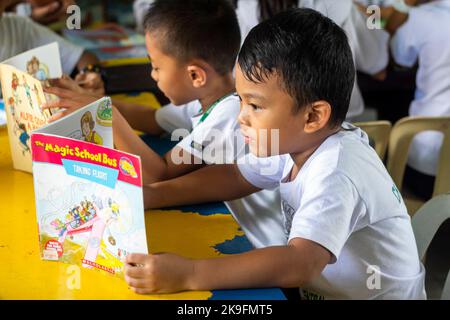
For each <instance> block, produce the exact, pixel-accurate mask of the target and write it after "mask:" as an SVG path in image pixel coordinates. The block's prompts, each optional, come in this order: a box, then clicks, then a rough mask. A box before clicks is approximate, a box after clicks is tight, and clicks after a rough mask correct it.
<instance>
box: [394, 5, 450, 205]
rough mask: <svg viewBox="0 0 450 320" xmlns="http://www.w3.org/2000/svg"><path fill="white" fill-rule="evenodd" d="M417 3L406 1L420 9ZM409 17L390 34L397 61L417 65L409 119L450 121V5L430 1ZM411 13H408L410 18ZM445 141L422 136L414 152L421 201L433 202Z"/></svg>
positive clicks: (412, 173)
mask: <svg viewBox="0 0 450 320" xmlns="http://www.w3.org/2000/svg"><path fill="white" fill-rule="evenodd" d="M417 2H423V1H415V0H407V1H406V3H407V4H409V5H416V4H417ZM428 2H429V3H427V4H422V5H417V6H412V7H411V8H410V9H409V10H405V12H399V11H396V12H395V13H394V14H393V15H392V16H391V18H390V21H389V22H388V25H387V26H386V28H387V29H388V30H389V31H390V32H391V33H393V35H394V36H393V38H392V41H391V51H392V56H393V58H394V60H395V61H396V62H397V63H398V64H400V65H402V66H405V67H413V66H415V65H416V63H418V65H419V68H418V71H417V76H416V92H415V98H414V100H413V101H412V102H411V104H410V107H409V115H410V116H436V117H437V116H449V115H450V76H449V75H450V42H449V30H450V1H449V0H436V1H428ZM407 11H409V12H407ZM442 141H443V136H442V134H441V133H439V132H433V131H428V132H423V133H420V134H418V135H417V136H416V137H415V138H414V140H413V142H412V144H411V147H410V153H409V157H408V168H407V170H406V172H405V183H406V184H407V185H408V186H409V187H410V188H411V189H412V191H413V192H415V193H416V194H417V195H418V196H421V197H423V198H425V199H428V198H430V197H431V195H432V192H433V186H434V176H435V175H436V171H437V165H438V160H439V154H440V149H441V146H442Z"/></svg>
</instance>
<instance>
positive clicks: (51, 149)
mask: <svg viewBox="0 0 450 320" xmlns="http://www.w3.org/2000/svg"><path fill="white" fill-rule="evenodd" d="M31 145H32V154H33V172H34V174H33V179H34V188H35V197H36V212H37V221H38V226H39V243H40V253H41V257H42V259H44V260H53V261H61V262H65V263H70V264H75V265H81V266H83V267H86V268H94V269H99V270H103V271H106V272H108V273H110V274H114V275H118V276H123V273H122V267H123V262H122V260H123V258H124V257H126V255H127V254H129V253H131V252H134V253H147V252H148V251H147V241H146V233H145V222H144V208H143V195H142V174H141V162H140V158H139V157H137V156H134V155H131V154H127V153H124V152H121V151H117V150H114V149H111V148H106V147H103V146H99V145H96V144H93V143H90V142H85V141H81V140H76V139H72V138H66V137H61V136H56V135H51V134H43V133H33V134H32V136H31Z"/></svg>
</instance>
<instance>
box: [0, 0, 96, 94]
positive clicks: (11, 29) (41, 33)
mask: <svg viewBox="0 0 450 320" xmlns="http://www.w3.org/2000/svg"><path fill="white" fill-rule="evenodd" d="M13 2H14V1H11V0H2V1H1V2H0V62H1V61H4V60H6V59H9V58H11V57H13V56H15V55H17V54H19V53H22V52H24V51H27V50H30V49H33V48H36V47H39V46H42V45H45V44H48V43H51V42H55V41H56V42H58V45H59V50H60V54H61V64H62V68H63V72H64V73H65V74H72V73H73V71H74V70H76V69H78V71H82V70H85V69H86V68H87V67H88V66H89V65H94V64H97V63H98V59H97V58H96V57H95V56H94V55H93V54H91V53H89V52H85V51H84V49H83V48H81V47H78V46H76V45H74V44H72V43H70V42H69V41H67V40H66V39H64V38H62V37H61V36H59V35H57V34H56V33H54V32H53V31H51V30H50V29H48V28H46V27H44V26H42V25H40V24H38V23H36V22H34V21H32V20H30V19H29V18H26V17H22V16H17V15H15V14H11V13H3V12H4V11H5V9H6V7H7V6H8V5H9V4H10V3H13ZM76 79H77V81H80V82H81V81H83V82H84V83H83V85H82V86H83V87H84V88H85V89H87V90H89V91H91V92H92V93H95V94H103V93H104V88H103V81H102V79H101V76H100V74H98V73H95V72H85V73H83V74H78V75H77V77H76ZM86 80H87V81H86Z"/></svg>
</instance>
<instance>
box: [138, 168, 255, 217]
mask: <svg viewBox="0 0 450 320" xmlns="http://www.w3.org/2000/svg"><path fill="white" fill-rule="evenodd" d="M259 190H260V189H258V188H256V187H255V186H253V185H251V184H250V183H249V182H247V181H246V180H245V178H244V177H242V175H241V174H240V172H239V169H238V167H237V165H232V164H229V165H209V166H206V167H204V168H202V169H199V170H196V171H194V172H191V173H189V174H186V175H183V176H180V177H178V178H174V179H171V180H167V181H161V182H156V183H153V184H151V185H147V186H145V187H144V205H145V208H146V209H151V208H162V207H169V206H179V205H190V204H199V203H207V202H215V201H227V200H234V199H238V198H242V197H244V196H247V195H249V194H251V193H254V192H257V191H259Z"/></svg>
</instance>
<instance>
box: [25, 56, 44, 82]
mask: <svg viewBox="0 0 450 320" xmlns="http://www.w3.org/2000/svg"><path fill="white" fill-rule="evenodd" d="M27 72H28V74H30V75H32V76H33V77H35V78H36V79H38V80H41V81H44V80H47V79H48V78H49V70H48V67H47V66H46V65H45V64H43V63H41V62H40V61H39V59H38V58H36V57H32V58H31V60H30V61H28V62H27Z"/></svg>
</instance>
